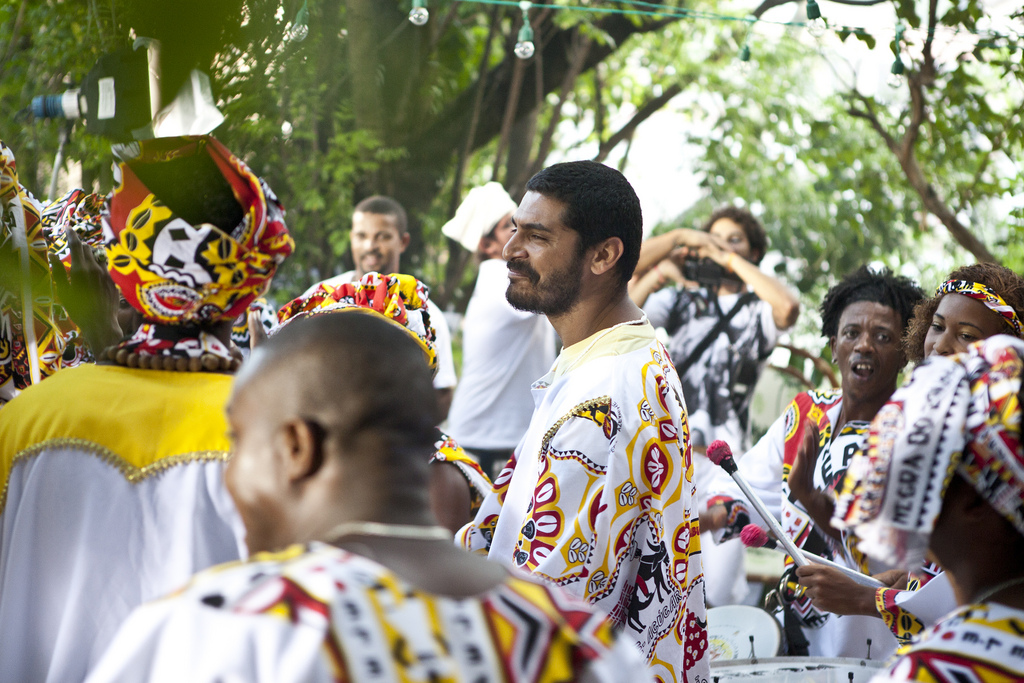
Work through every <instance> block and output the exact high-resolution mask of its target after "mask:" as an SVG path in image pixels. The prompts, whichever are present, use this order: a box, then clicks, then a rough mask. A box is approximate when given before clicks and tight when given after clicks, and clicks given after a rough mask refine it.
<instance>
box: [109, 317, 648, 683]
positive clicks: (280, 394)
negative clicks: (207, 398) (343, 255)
mask: <svg viewBox="0 0 1024 683" xmlns="http://www.w3.org/2000/svg"><path fill="white" fill-rule="evenodd" d="M411 334H412V333H410V332H409V331H408V330H406V329H404V328H403V327H401V326H400V325H398V324H397V323H394V322H392V321H389V320H387V319H386V318H384V317H383V316H380V315H379V314H376V313H374V312H366V313H353V314H349V315H343V316H335V315H326V316H319V317H316V318H311V319H309V320H304V321H300V322H298V323H296V324H294V325H291V326H289V327H288V328H286V329H284V330H282V331H281V332H280V333H278V334H277V335H276V336H274V337H273V338H271V339H270V340H269V341H268V342H266V343H265V344H264V345H262V346H260V348H259V349H258V350H257V351H256V352H255V353H254V355H253V358H252V360H251V361H250V362H249V363H248V364H247V365H246V366H245V367H244V368H243V370H242V372H241V373H240V374H239V376H238V379H237V381H236V383H235V388H234V392H233V395H232V398H231V401H230V404H229V408H228V419H229V423H230V426H231V430H232V442H233V450H234V454H235V455H234V458H233V460H232V461H231V462H230V464H229V466H228V471H227V474H226V482H227V484H228V488H229V490H230V492H231V495H232V497H233V498H234V500H235V502H236V505H237V507H238V509H239V512H240V513H241V515H242V518H243V520H244V521H245V526H246V530H247V539H246V542H247V544H248V546H249V551H250V553H251V554H252V555H253V557H252V559H250V560H249V561H248V562H245V563H236V564H230V565H222V566H220V567H215V568H213V569H211V570H209V571H206V572H203V573H200V574H198V575H196V576H195V577H194V578H193V580H192V582H191V584H190V585H189V586H187V587H186V588H185V589H183V590H182V591H180V592H179V593H177V594H176V595H174V596H172V597H168V598H165V599H163V600H160V601H157V602H154V603H150V604H148V605H144V606H142V607H141V608H139V609H138V610H136V611H135V612H134V613H133V615H132V616H131V617H130V618H129V619H128V621H127V622H125V624H124V626H123V627H122V629H121V631H120V632H119V634H118V635H117V637H116V639H115V641H114V643H113V645H112V647H111V649H110V650H109V651H108V652H107V653H106V655H105V657H104V658H103V660H102V661H101V662H100V665H99V667H98V668H97V669H96V670H95V671H94V672H93V675H92V676H91V677H90V679H89V680H90V681H91V682H93V683H97V682H99V681H147V680H156V679H159V680H247V681H300V680H301V681H326V680H340V681H349V680H380V681H392V680H409V681H434V680H445V681H513V682H514V681H528V680H529V681H535V680H581V681H625V680H629V681H645V680H649V675H648V674H647V673H646V670H645V667H644V665H643V662H642V661H641V660H640V657H639V655H638V654H637V653H636V651H635V650H634V648H633V647H632V645H631V644H629V643H627V642H625V641H623V640H620V639H618V638H617V637H616V635H615V634H614V632H613V630H612V627H611V625H610V622H609V621H607V620H606V619H605V618H604V617H603V616H602V615H600V614H598V613H597V612H596V611H594V610H593V609H592V608H590V607H589V606H587V605H585V604H583V603H581V602H579V601H576V600H575V599H573V598H571V597H568V596H567V595H566V594H564V593H563V592H561V591H560V590H559V589H556V588H551V587H545V586H541V585H538V584H536V583H533V582H530V581H528V580H525V579H522V578H515V577H512V576H511V575H510V574H509V573H508V572H507V571H506V570H505V569H503V568H502V567H500V566H498V565H496V564H493V563H489V562H487V561H485V560H483V559H481V558H477V557H473V556H472V555H469V554H468V553H466V552H464V551H462V550H459V549H457V548H456V547H454V546H453V545H452V539H451V534H450V533H449V532H448V531H447V530H446V529H444V528H443V527H439V526H437V523H436V521H435V520H434V518H433V516H432V514H431V512H430V506H429V502H428V496H427V479H428V470H427V464H428V461H429V460H430V456H431V454H432V452H433V440H434V425H435V422H436V417H437V406H436V398H435V393H434V390H433V387H432V384H431V373H430V370H429V369H428V367H427V363H426V362H425V360H424V354H423V352H422V350H421V347H420V346H419V345H418V344H417V343H416V342H415V341H414V340H413V339H412V337H411Z"/></svg>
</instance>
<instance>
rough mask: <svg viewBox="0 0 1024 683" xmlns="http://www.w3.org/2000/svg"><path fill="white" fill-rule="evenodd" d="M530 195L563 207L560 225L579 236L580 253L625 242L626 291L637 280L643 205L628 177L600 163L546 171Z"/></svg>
mask: <svg viewBox="0 0 1024 683" xmlns="http://www.w3.org/2000/svg"><path fill="white" fill-rule="evenodd" d="M526 189H527V191H530V192H537V193H539V194H542V195H544V196H545V197H550V198H551V199H555V200H558V201H560V202H564V203H565V205H566V206H565V211H564V212H563V213H562V222H563V223H565V225H566V227H568V228H570V229H572V230H575V231H576V232H577V233H579V236H580V253H581V254H582V253H583V251H585V250H586V249H588V248H589V247H592V246H594V245H595V244H597V243H598V242H602V241H604V240H606V239H608V238H609V237H618V238H619V239H620V240H622V257H621V258H620V259H619V262H618V263H617V264H616V267H617V268H618V273H619V279H620V280H621V284H622V286H625V285H626V283H627V282H629V278H631V277H633V270H634V269H635V268H636V262H637V260H638V259H639V258H640V242H641V241H643V215H642V214H641V212H640V200H639V199H638V198H637V196H636V192H634V191H633V187H632V186H631V185H630V184H629V181H628V180H626V177H625V176H623V175H622V174H621V173H619V172H618V171H616V170H615V169H614V168H610V167H608V166H605V165H604V164H599V163H597V162H596V161H569V162H565V163H562V164H555V165H554V166H548V167H547V168H545V169H544V170H542V171H540V172H539V173H537V175H535V176H533V177H532V178H530V180H529V182H527V183H526Z"/></svg>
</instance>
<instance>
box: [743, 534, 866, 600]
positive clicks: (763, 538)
mask: <svg viewBox="0 0 1024 683" xmlns="http://www.w3.org/2000/svg"><path fill="white" fill-rule="evenodd" d="M740 540H742V541H743V545H745V546H747V547H748V548H767V549H769V550H777V551H779V552H780V553H784V552H785V550H783V549H782V548H780V547H779V543H778V541H776V540H775V539H773V538H768V532H767V531H765V530H764V529H762V528H761V527H759V526H758V525H756V524H748V525H746V526H745V527H743V531H741V532H740ZM803 553H804V557H806V558H807V559H808V560H810V561H811V562H813V563H815V564H820V565H824V566H826V567H832V568H833V569H838V570H839V571H841V572H842V573H843V574H844V575H845V576H847V577H849V578H850V579H851V580H853V581H856V582H857V583H859V584H860V585H862V586H871V587H872V588H882V587H884V586H885V584H883V583H882V582H881V581H879V580H878V579H876V578H874V577H873V576H867V575H866V574H861V573H860V572H859V571H857V570H855V569H850V568H849V567H844V566H843V565H841V564H838V563H837V562H833V561H832V560H828V559H825V558H824V557H822V556H821V555H815V554H814V553H809V552H807V551H806V550H805V551H803Z"/></svg>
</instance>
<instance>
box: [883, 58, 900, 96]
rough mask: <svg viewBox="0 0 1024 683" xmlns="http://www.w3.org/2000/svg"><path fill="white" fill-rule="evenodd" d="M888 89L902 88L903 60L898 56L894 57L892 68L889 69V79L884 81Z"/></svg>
mask: <svg viewBox="0 0 1024 683" xmlns="http://www.w3.org/2000/svg"><path fill="white" fill-rule="evenodd" d="M886 83H888V84H889V87H890V88H894V89H895V88H901V87H903V60H902V59H900V57H899V55H896V61H895V62H893V63H892V68H891V69H889V78H888V80H886Z"/></svg>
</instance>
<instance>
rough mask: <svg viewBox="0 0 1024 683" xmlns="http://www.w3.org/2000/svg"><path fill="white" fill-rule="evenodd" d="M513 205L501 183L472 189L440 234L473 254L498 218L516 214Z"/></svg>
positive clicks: (514, 205)
mask: <svg viewBox="0 0 1024 683" xmlns="http://www.w3.org/2000/svg"><path fill="white" fill-rule="evenodd" d="M516 207H517V204H516V203H515V202H514V201H512V198H511V197H509V196H508V192H505V188H504V187H502V186H501V183H494V182H491V183H487V184H486V185H481V186H480V187H474V188H473V189H472V190H470V191H469V194H468V195H466V198H465V199H464V200H463V201H462V204H461V205H460V206H459V209H458V211H456V212H455V217H454V218H452V219H451V220H450V221H448V222H447V223H445V224H444V227H443V228H441V232H442V233H444V235H445V237H450V238H451V239H453V240H455V241H456V242H458V243H459V244H461V245H462V246H463V247H465V248H466V249H468V250H469V251H472V252H474V253H475V252H476V249H477V247H478V246H479V244H480V238H481V237H483V236H484V235H486V234H487V233H489V232H490V231H491V228H493V227H494V226H495V224H496V223H497V222H498V221H500V220H501V219H502V218H504V217H505V216H507V215H508V214H510V213H512V212H514V211H515V210H516Z"/></svg>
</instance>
